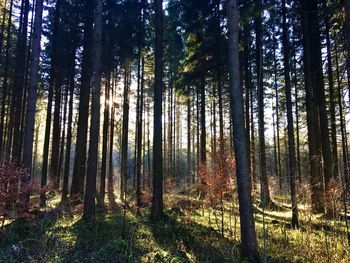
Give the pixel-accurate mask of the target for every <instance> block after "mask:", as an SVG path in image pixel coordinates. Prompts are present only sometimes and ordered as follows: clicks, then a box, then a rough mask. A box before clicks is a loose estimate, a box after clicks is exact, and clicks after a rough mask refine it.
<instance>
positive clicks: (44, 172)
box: [40, 0, 61, 207]
mask: <svg viewBox="0 0 350 263" xmlns="http://www.w3.org/2000/svg"><path fill="white" fill-rule="evenodd" d="M60 2H61V1H60V0H57V2H56V7H55V14H54V24H53V31H52V35H53V39H52V53H51V68H50V80H49V94H48V96H47V110H46V124H45V138H44V149H43V161H42V174H41V188H44V187H45V186H46V184H47V170H48V162H49V146H50V133H51V118H52V116H51V113H52V101H53V92H54V90H53V88H54V83H55V78H56V71H57V69H56V68H57V63H56V61H57V39H58V35H57V33H58V31H59V30H58V27H59V18H60ZM40 206H41V207H44V206H46V194H45V192H44V191H42V193H41V194H40Z"/></svg>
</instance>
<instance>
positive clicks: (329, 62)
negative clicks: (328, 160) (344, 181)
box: [325, 16, 338, 195]
mask: <svg viewBox="0 0 350 263" xmlns="http://www.w3.org/2000/svg"><path fill="white" fill-rule="evenodd" d="M325 25H326V28H325V34H326V47H327V75H328V86H329V109H330V115H331V141H332V143H331V147H332V158H333V159H332V175H333V178H338V147H337V124H336V117H335V104H336V102H335V94H334V82H333V65H332V53H331V52H332V50H331V40H330V35H329V31H330V21H329V17H328V16H327V17H326V18H325ZM327 186H328V185H326V187H327ZM329 190H330V189H329V187H328V189H327V188H326V195H327V193H328V192H329Z"/></svg>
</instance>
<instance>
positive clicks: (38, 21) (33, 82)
mask: <svg viewBox="0 0 350 263" xmlns="http://www.w3.org/2000/svg"><path fill="white" fill-rule="evenodd" d="M42 13H43V0H37V1H36V6H35V20H34V32H33V40H32V41H33V43H32V54H31V59H30V60H31V62H30V77H29V87H28V102H27V109H26V111H27V114H26V119H25V137H24V145H23V158H22V160H23V165H24V167H25V168H26V170H27V171H26V172H27V173H26V177H25V178H23V181H24V182H25V183H27V182H29V181H30V179H31V172H32V171H31V168H32V159H33V139H34V128H35V111H36V98H37V84H38V71H39V60H40V41H41V27H42ZM25 199H26V200H25V202H26V203H28V202H29V193H28V195H27V196H26V198H25Z"/></svg>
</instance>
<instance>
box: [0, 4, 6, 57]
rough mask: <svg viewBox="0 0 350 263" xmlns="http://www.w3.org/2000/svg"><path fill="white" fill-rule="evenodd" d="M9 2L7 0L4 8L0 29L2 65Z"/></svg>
mask: <svg viewBox="0 0 350 263" xmlns="http://www.w3.org/2000/svg"><path fill="white" fill-rule="evenodd" d="M7 3H8V2H7V0H5V3H4V8H3V11H4V12H3V14H2V22H1V29H0V64H2V63H1V62H2V46H3V40H4V31H5V21H6V11H7V10H6V8H7Z"/></svg>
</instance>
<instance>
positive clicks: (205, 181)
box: [198, 151, 235, 206]
mask: <svg viewBox="0 0 350 263" xmlns="http://www.w3.org/2000/svg"><path fill="white" fill-rule="evenodd" d="M209 154H210V156H211V160H212V163H211V165H210V166H208V165H203V164H201V165H200V167H199V170H198V176H199V185H198V188H199V190H200V191H202V193H203V194H204V196H205V198H207V199H208V201H209V202H210V204H211V206H215V205H218V204H221V203H222V201H223V199H224V197H225V196H226V195H232V194H233V190H234V178H235V161H234V159H233V158H232V157H229V156H228V155H227V154H226V153H225V152H221V151H218V152H216V153H209Z"/></svg>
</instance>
